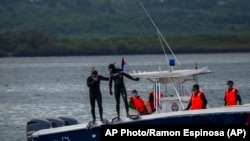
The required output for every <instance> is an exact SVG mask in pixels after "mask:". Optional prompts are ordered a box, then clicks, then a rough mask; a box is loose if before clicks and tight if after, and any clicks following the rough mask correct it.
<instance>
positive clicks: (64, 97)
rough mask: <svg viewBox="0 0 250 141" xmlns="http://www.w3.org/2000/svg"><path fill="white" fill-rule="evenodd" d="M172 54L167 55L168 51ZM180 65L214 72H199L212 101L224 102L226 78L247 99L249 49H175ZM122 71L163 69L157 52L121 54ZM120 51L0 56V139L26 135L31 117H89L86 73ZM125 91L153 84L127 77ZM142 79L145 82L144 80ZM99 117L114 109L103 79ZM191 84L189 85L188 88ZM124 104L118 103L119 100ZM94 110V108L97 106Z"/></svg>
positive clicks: (19, 139)
mask: <svg viewBox="0 0 250 141" xmlns="http://www.w3.org/2000/svg"><path fill="white" fill-rule="evenodd" d="M170 57H171V56H170ZM177 57H178V59H179V61H180V62H181V64H182V66H183V67H185V68H194V67H195V63H196V62H197V63H198V67H203V66H207V67H208V68H210V69H211V70H212V71H214V73H212V74H207V75H204V76H201V77H200V79H199V80H200V83H199V84H200V86H201V88H202V89H203V91H204V92H205V94H206V96H207V99H208V102H209V104H210V106H211V107H216V106H222V105H223V94H224V90H225V89H226V85H225V84H226V81H227V80H228V79H232V80H233V81H234V82H235V86H237V87H238V88H239V91H240V94H241V97H242V99H243V103H250V77H249V76H250V53H241V54H188V55H177ZM125 59H126V61H127V65H126V69H125V70H126V71H133V70H141V71H142V70H147V71H149V70H158V69H159V68H160V69H161V70H163V69H168V67H167V66H166V64H167V62H166V61H165V60H166V59H165V57H164V56H161V55H138V56H128V55H127V56H125ZM120 61H121V56H89V57H32V58H0V139H1V141H26V136H25V134H26V133H25V132H26V123H27V122H28V121H29V120H30V119H32V118H40V117H57V116H72V117H75V118H76V119H77V120H78V121H79V122H80V123H83V122H87V121H89V120H90V119H91V115H90V105H89V101H88V88H87V86H86V78H87V77H88V75H90V70H91V68H92V67H95V68H96V69H97V70H98V71H99V74H101V75H104V76H108V69H107V66H108V64H109V63H113V62H117V63H118V64H117V66H118V67H119V65H120ZM125 82H126V86H127V91H128V93H129V92H130V91H131V90H132V89H134V88H136V89H137V90H138V91H139V93H140V94H141V95H142V96H143V97H144V98H145V99H147V96H148V92H149V91H150V90H151V88H152V86H151V84H150V83H148V82H147V81H146V80H141V81H139V82H134V81H131V80H126V81H125ZM144 82H145V83H144ZM101 89H102V93H103V107H104V117H105V118H108V119H111V118H112V117H114V114H115V100H114V97H113V96H110V95H109V92H108V82H106V81H103V82H102V83H101ZM190 89H191V88H190ZM122 104H123V103H122ZM96 115H97V117H99V113H98V111H97V110H96Z"/></svg>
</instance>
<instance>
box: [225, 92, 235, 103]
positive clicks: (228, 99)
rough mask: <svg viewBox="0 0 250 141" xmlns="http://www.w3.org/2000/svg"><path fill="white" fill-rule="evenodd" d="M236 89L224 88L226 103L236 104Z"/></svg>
mask: <svg viewBox="0 0 250 141" xmlns="http://www.w3.org/2000/svg"><path fill="white" fill-rule="evenodd" d="M236 93H237V89H236V88H233V89H232V90H230V91H229V90H228V89H227V90H226V92H225V98H226V105H227V106H231V105H237V98H236Z"/></svg>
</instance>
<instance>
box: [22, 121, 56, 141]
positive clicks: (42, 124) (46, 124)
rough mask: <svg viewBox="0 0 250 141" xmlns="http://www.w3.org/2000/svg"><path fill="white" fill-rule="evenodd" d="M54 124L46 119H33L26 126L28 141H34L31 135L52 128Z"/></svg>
mask: <svg viewBox="0 0 250 141" xmlns="http://www.w3.org/2000/svg"><path fill="white" fill-rule="evenodd" d="M51 127H52V124H51V122H50V121H48V120H46V119H31V120H30V121H28V122H27V125H26V135H27V141H32V138H31V135H32V134H33V133H34V132H36V131H38V130H41V129H48V128H51Z"/></svg>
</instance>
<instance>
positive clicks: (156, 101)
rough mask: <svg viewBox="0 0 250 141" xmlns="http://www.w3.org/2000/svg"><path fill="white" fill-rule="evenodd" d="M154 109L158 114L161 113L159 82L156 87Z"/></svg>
mask: <svg viewBox="0 0 250 141" xmlns="http://www.w3.org/2000/svg"><path fill="white" fill-rule="evenodd" d="M154 93H155V96H154V107H155V110H156V112H157V113H159V106H160V83H159V81H157V82H156V83H155V85H154Z"/></svg>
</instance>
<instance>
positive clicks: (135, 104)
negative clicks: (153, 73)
mask: <svg viewBox="0 0 250 141" xmlns="http://www.w3.org/2000/svg"><path fill="white" fill-rule="evenodd" d="M129 107H131V108H133V109H137V110H138V111H139V113H140V114H141V115H143V114H147V109H146V107H145V105H144V100H143V99H142V98H141V97H140V96H139V95H138V92H137V90H132V96H131V97H130V98H129Z"/></svg>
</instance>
